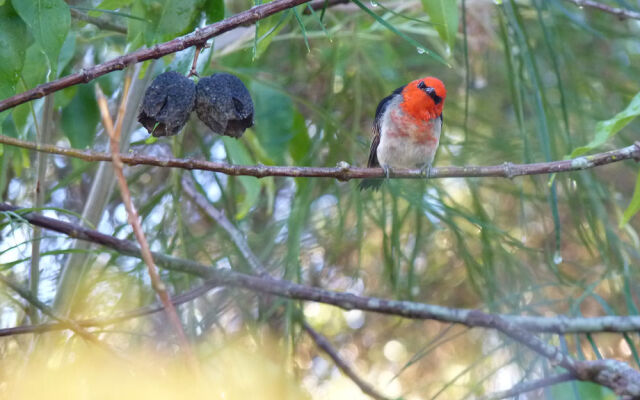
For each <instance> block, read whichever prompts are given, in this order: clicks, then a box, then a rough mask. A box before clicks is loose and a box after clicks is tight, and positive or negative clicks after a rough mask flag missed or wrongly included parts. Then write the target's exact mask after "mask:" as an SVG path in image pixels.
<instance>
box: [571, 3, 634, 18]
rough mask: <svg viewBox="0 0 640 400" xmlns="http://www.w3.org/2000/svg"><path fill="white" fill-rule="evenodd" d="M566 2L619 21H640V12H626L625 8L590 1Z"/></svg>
mask: <svg viewBox="0 0 640 400" xmlns="http://www.w3.org/2000/svg"><path fill="white" fill-rule="evenodd" d="M566 1H568V2H570V3H573V4H575V5H576V6H578V7H580V8H583V7H588V8H593V9H596V10H600V11H604V12H606V13H609V14H613V15H615V16H616V17H618V18H620V19H640V12H636V11H632V10H627V9H625V8H617V7H611V6H609V5H606V4H602V3H598V2H596V1H591V0H566Z"/></svg>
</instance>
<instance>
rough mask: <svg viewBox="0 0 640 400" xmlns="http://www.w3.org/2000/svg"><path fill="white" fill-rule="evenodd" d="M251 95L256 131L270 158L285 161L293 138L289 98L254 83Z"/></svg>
mask: <svg viewBox="0 0 640 400" xmlns="http://www.w3.org/2000/svg"><path fill="white" fill-rule="evenodd" d="M251 94H252V96H253V102H254V104H255V117H254V118H255V127H254V129H255V131H256V133H257V136H258V139H259V140H260V143H262V146H263V147H264V149H265V151H266V152H267V154H268V155H269V157H270V158H272V159H273V160H275V161H276V162H278V163H282V162H283V161H284V154H285V150H286V149H287V147H288V146H289V141H290V140H291V139H292V138H293V133H292V131H291V128H292V126H293V104H292V102H291V99H290V98H289V96H287V95H285V94H283V93H281V92H279V91H277V90H275V89H274V88H271V87H269V86H267V85H265V84H262V83H259V82H256V81H253V82H252V84H251Z"/></svg>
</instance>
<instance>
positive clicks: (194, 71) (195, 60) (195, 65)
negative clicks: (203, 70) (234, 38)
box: [187, 43, 210, 78]
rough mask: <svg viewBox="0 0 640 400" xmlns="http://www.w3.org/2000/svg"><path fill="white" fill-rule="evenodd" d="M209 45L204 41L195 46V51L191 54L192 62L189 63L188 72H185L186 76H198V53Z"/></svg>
mask: <svg viewBox="0 0 640 400" xmlns="http://www.w3.org/2000/svg"><path fill="white" fill-rule="evenodd" d="M208 47H210V45H209V44H207V43H205V44H203V45H201V46H196V52H195V54H194V55H193V62H192V63H191V69H190V70H189V73H188V74H187V78H190V77H192V76H197V77H200V75H199V74H198V58H199V57H200V53H201V52H202V50H203V49H206V48H208Z"/></svg>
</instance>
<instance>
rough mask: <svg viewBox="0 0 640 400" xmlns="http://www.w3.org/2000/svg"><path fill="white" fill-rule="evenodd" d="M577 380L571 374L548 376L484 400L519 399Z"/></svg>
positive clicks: (489, 396) (495, 393) (493, 394)
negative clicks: (525, 394) (539, 390)
mask: <svg viewBox="0 0 640 400" xmlns="http://www.w3.org/2000/svg"><path fill="white" fill-rule="evenodd" d="M572 380H576V377H575V376H574V375H572V374H570V373H564V374H559V375H553V376H548V377H545V378H542V379H538V380H535V381H530V382H524V383H521V384H519V385H516V386H514V387H512V388H511V389H509V390H505V391H502V392H494V393H491V394H489V395H487V396H485V397H483V399H484V400H500V399H506V398H507V397H517V396H518V395H520V394H523V393H527V392H531V391H533V390H537V389H541V388H545V387H549V386H553V385H556V384H558V383H562V382H567V381H572Z"/></svg>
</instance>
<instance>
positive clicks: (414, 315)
mask: <svg viewBox="0 0 640 400" xmlns="http://www.w3.org/2000/svg"><path fill="white" fill-rule="evenodd" d="M3 211H4V212H7V211H9V212H13V213H19V214H20V216H21V217H22V218H23V219H24V220H26V221H27V222H29V223H30V224H32V225H37V226H41V227H43V228H45V229H49V230H52V231H56V232H59V233H63V234H65V235H67V236H69V237H72V238H75V239H80V240H87V241H90V242H92V243H96V244H100V245H103V246H105V247H108V248H110V249H113V250H115V251H117V252H118V253H121V254H123V255H127V256H131V257H136V258H141V256H140V249H139V248H138V247H137V246H136V245H135V244H134V243H133V242H130V241H127V240H122V239H117V238H115V237H113V236H110V235H106V234H104V233H100V232H98V231H95V230H93V229H89V228H85V227H83V226H80V225H77V224H73V223H70V222H64V221H60V220H57V219H55V218H48V217H44V216H42V215H40V214H36V213H21V209H20V208H19V207H15V206H12V205H9V204H6V203H0V212H3ZM151 254H152V255H153V258H154V260H155V261H156V263H157V265H158V266H159V267H162V268H164V269H167V270H172V271H177V272H183V273H187V274H190V275H195V276H199V277H201V278H203V279H207V280H210V281H211V284H212V285H218V286H225V285H226V286H233V287H242V288H246V289H250V290H254V291H258V292H261V293H268V294H273V295H277V296H281V297H288V298H292V299H298V300H310V301H316V302H320V303H326V304H331V305H334V306H337V307H340V308H343V309H345V310H354V309H357V310H363V311H370V312H376V313H381V314H390V315H397V316H401V317H405V318H411V319H429V320H436V321H442V322H451V323H458V324H462V325H466V326H471V327H474V326H478V327H482V326H484V325H482V324H478V322H477V321H475V320H470V319H469V314H470V313H471V312H472V311H474V310H471V309H465V308H451V307H443V306H438V305H433V304H427V303H418V302H413V301H399V300H386V299H380V298H376V297H367V296H357V295H354V294H350V293H340V292H334V291H330V290H324V289H319V288H313V287H308V286H304V285H299V284H296V283H293V282H289V281H285V280H279V279H274V278H264V277H255V276H251V275H246V274H242V273H238V272H234V271H228V270H217V269H213V268H211V267H209V266H206V265H203V264H200V263H198V262H195V261H192V260H185V259H181V258H177V257H173V256H169V255H166V254H164V253H159V252H151ZM498 316H499V317H500V318H502V319H504V320H506V321H509V322H512V323H514V324H518V325H519V326H520V327H522V328H523V329H526V330H528V331H530V332H550V333H557V334H566V333H596V332H619V333H620V332H637V331H640V316H605V317H586V318H585V317H575V318H574V317H566V316H563V315H559V316H556V317H535V316H516V315H508V314H498ZM485 327H488V326H485Z"/></svg>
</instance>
